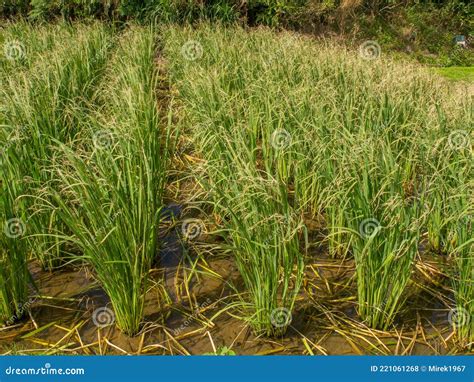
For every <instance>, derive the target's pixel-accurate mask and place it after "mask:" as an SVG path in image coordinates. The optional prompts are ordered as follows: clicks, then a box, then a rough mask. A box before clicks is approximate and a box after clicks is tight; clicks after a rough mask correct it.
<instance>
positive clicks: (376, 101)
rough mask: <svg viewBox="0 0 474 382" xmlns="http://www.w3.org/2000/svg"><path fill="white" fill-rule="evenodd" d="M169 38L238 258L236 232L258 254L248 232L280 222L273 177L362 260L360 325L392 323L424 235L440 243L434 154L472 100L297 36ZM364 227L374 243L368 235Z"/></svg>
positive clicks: (225, 33)
mask: <svg viewBox="0 0 474 382" xmlns="http://www.w3.org/2000/svg"><path fill="white" fill-rule="evenodd" d="M163 34H164V35H165V37H164V40H165V53H166V55H167V57H168V58H169V67H170V80H171V82H172V83H173V84H174V85H175V87H176V89H177V92H178V94H179V96H178V98H179V100H180V102H181V103H182V105H183V116H182V121H181V124H182V126H183V131H185V132H186V133H187V134H189V135H190V136H191V137H192V140H193V142H194V146H195V150H196V153H197V154H198V155H200V156H201V157H203V158H204V159H205V163H204V164H203V167H204V173H205V174H206V176H207V179H206V182H208V185H207V187H208V188H209V190H210V191H211V190H212V192H213V193H214V198H213V200H214V203H215V204H214V205H215V206H216V208H217V211H218V212H219V214H222V215H224V216H229V214H230V217H229V218H227V219H223V221H224V222H225V224H224V225H225V228H226V231H225V232H227V235H228V236H227V239H228V241H229V242H230V243H231V244H233V245H234V246H233V247H232V248H233V251H234V256H235V258H236V261H237V263H239V261H241V260H240V259H239V258H240V257H241V256H242V249H240V250H239V249H238V246H236V245H235V243H239V246H242V243H244V241H243V240H242V239H241V237H244V238H245V237H248V238H249V239H247V240H250V241H251V242H252V243H254V246H255V245H256V244H257V243H261V242H262V240H263V238H262V237H255V236H253V235H254V234H253V232H252V231H251V229H250V228H249V227H253V226H254V225H256V224H257V223H256V222H257V220H258V219H260V222H261V225H262V226H265V225H266V224H268V225H269V226H272V224H271V223H266V222H267V221H268V216H272V214H271V213H270V211H272V210H273V211H275V212H276V213H281V206H278V205H275V204H274V205H273V206H272V207H270V209H269V210H268V211H266V212H265V213H264V214H261V213H260V214H259V213H257V212H256V211H260V208H262V209H263V210H265V209H266V207H264V206H267V203H266V202H265V198H264V197H263V196H261V195H267V194H268V193H267V191H263V190H265V186H264V185H265V184H267V183H268V182H272V181H275V183H274V184H275V185H274V188H275V189H276V188H280V189H283V190H284V192H283V193H282V195H285V196H284V197H283V198H282V199H278V198H275V197H273V199H274V200H275V199H276V200H280V201H281V200H285V203H287V204H288V206H289V208H290V209H291V211H293V212H296V213H297V214H299V213H309V216H311V217H313V218H316V219H317V218H318V217H319V216H320V215H322V216H324V221H325V223H326V227H325V229H326V232H327V238H326V243H327V244H328V246H329V251H330V253H331V255H332V256H334V257H336V256H347V255H349V256H350V255H352V256H354V258H355V261H356V276H357V288H358V291H357V295H358V304H359V305H358V306H359V308H358V310H359V314H360V316H361V317H362V318H363V320H364V322H365V323H366V324H367V325H368V326H370V327H374V328H382V329H387V328H389V327H390V326H391V325H392V324H393V323H394V321H395V319H396V317H397V314H398V313H399V312H400V311H401V310H403V308H404V301H405V300H406V299H407V298H408V297H409V293H408V292H409V288H408V286H409V285H410V278H411V274H412V271H413V268H414V262H415V257H416V255H417V253H418V246H419V243H420V240H421V237H422V234H423V233H424V229H425V227H426V226H428V227H432V228H429V237H433V236H434V235H438V236H444V233H443V232H441V230H442V229H443V226H444V223H443V222H442V221H440V222H436V219H437V217H436V215H434V214H431V215H430V214H429V213H428V212H427V210H428V211H429V210H430V209H429V208H427V207H428V206H432V210H433V209H437V208H438V204H437V202H436V199H432V198H431V197H432V196H434V195H436V192H435V189H434V188H433V187H429V186H428V184H429V183H430V182H429V181H428V180H429V179H435V177H436V175H435V174H436V173H437V172H438V171H439V170H440V168H439V167H440V166H441V167H442V166H443V165H442V164H440V166H438V165H436V164H433V166H426V160H427V158H430V152H431V149H432V147H431V146H433V145H435V144H436V141H437V139H438V138H439V137H440V134H441V135H443V134H449V129H451V128H452V127H453V126H452V125H453V124H456V123H458V124H459V123H464V122H466V121H465V120H466V119H468V115H469V114H468V109H469V105H468V104H466V105H463V106H462V107H461V108H459V109H457V111H456V112H453V113H448V112H447V111H446V110H447V108H448V107H449V106H447V105H450V104H451V103H450V102H452V100H453V99H454V98H453V94H449V95H446V93H445V91H446V89H445V88H444V87H443V85H442V84H439V83H438V82H437V81H436V80H434V79H433V78H432V77H430V75H429V74H428V73H426V72H423V71H422V70H420V69H419V68H416V67H414V66H410V65H409V68H407V66H406V65H400V64H399V63H397V62H395V61H392V60H390V59H388V58H387V59H382V60H379V61H378V62H371V63H368V62H367V61H365V60H364V59H362V58H361V57H358V56H357V54H355V53H354V52H351V51H349V50H343V49H340V48H339V47H335V46H333V45H331V44H330V43H325V42H320V43H318V44H314V43H312V42H311V41H310V39H306V38H304V37H301V36H298V35H295V34H291V33H282V34H280V35H278V36H276V35H275V34H273V33H271V32H269V31H266V30H259V31H258V32H245V31H243V30H242V29H239V28H234V29H232V30H230V29H226V28H222V27H216V26H209V25H204V26H201V27H200V28H198V29H197V30H191V29H187V28H181V29H178V28H167V29H166V30H164V32H163ZM217 36H218V37H217ZM191 48H192V49H191ZM256 52H258V53H256ZM426 94H430V95H431V97H426ZM448 98H449V100H448ZM447 124H449V125H450V126H448V127H447ZM187 126H192V128H188V127H187ZM432 159H433V158H431V159H430V160H432ZM229 168H230V170H229ZM206 182H204V181H203V182H202V183H203V184H204V185H205V186H206ZM255 183H256V184H259V185H261V188H257V189H258V190H259V191H258V192H257V191H256V189H255V186H254V185H255ZM440 189H441V188H440ZM257 195H260V196H258V197H257ZM439 198H440V199H441V200H443V206H442V207H440V208H442V209H445V207H444V198H445V195H444V194H442V195H439ZM224 201H225V203H224ZM223 203H224V204H223ZM440 213H441V212H440ZM443 213H444V212H443ZM247 215H249V216H250V217H251V219H250V220H251V221H250V222H249V223H248V224H247V223H244V222H245V218H246V217H247ZM254 216H255V218H254ZM257 216H258V218H256V217H257ZM439 219H441V220H443V219H444V217H442V216H440V217H439ZM234 220H235V221H234ZM364 221H367V222H369V226H368V229H369V230H370V229H371V228H373V229H375V232H372V233H375V234H374V235H371V234H370V233H369V234H365V233H364V232H362V233H361V232H360V226H361V224H362V223H363V222H364ZM427 221H428V223H426V222H427ZM370 223H375V225H374V226H371V224H370ZM436 224H438V227H435V225H436ZM296 226H297V225H296ZM236 227H237V228H236ZM260 229H261V230H262V231H265V229H266V228H264V227H262V228H260ZM435 230H440V232H438V234H436V233H434V231H435ZM236 231H238V232H241V231H242V232H241V233H239V235H236V233H235V232H236ZM290 231H291V230H290ZM244 232H245V234H244ZM224 236H226V234H224ZM300 239H301V238H300ZM441 240H444V238H442V239H441ZM248 247H249V249H248V250H246V253H251V252H252V251H254V252H258V251H256V249H255V248H253V247H251V246H248ZM263 247H265V246H264V245H263ZM300 247H303V245H302V243H301V241H300ZM250 248H252V249H251V250H250ZM243 258H245V256H243ZM241 272H242V273H245V272H248V271H246V270H243V271H242V270H241ZM394 274H397V278H395V279H394V277H393V275H394ZM244 278H245V277H244ZM271 284H272V283H271V282H270V281H268V285H271ZM265 285H267V284H265ZM247 288H250V287H249V286H248V285H247ZM262 289H263V288H262ZM267 334H271V333H269V332H267Z"/></svg>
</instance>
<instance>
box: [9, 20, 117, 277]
mask: <svg viewBox="0 0 474 382" xmlns="http://www.w3.org/2000/svg"><path fill="white" fill-rule="evenodd" d="M56 33H58V34H59V35H58V36H56V35H55V34H56ZM49 35H50V36H54V37H52V38H53V39H54V40H59V39H60V38H63V39H66V41H68V43H67V44H64V45H62V46H61V47H59V48H57V49H54V50H53V51H52V52H46V53H45V54H46V57H43V58H41V59H40V58H39V57H38V58H37V60H38V64H37V65H36V66H35V67H34V68H33V69H31V70H25V71H20V72H15V75H10V76H8V77H7V78H6V79H5V86H4V87H3V89H2V99H4V100H5V112H4V113H3V115H2V121H3V124H4V126H5V129H4V130H3V131H2V133H3V134H4V136H5V139H6V141H11V140H13V139H17V140H18V141H19V142H21V145H14V144H8V145H7V149H8V151H11V152H13V151H15V153H14V155H12V158H15V159H16V162H15V163H12V165H15V166H17V167H18V168H19V169H20V176H21V178H23V179H24V180H25V181H26V182H25V189H24V195H23V196H22V197H23V198H25V199H26V201H25V208H26V209H27V211H26V212H25V213H26V215H27V222H26V224H27V225H28V228H29V229H28V232H29V234H28V240H29V241H30V247H31V248H32V249H33V252H34V254H35V256H36V257H37V258H38V260H39V261H40V262H41V263H42V265H43V267H44V268H47V269H53V268H54V267H56V266H58V265H60V263H61V261H62V257H64V256H65V252H66V251H67V248H66V246H65V243H64V242H63V241H60V240H58V238H57V236H56V235H59V234H61V233H63V231H64V229H65V227H64V225H63V224H62V222H61V221H60V219H59V218H58V215H57V211H56V210H57V206H56V205H54V204H53V203H52V201H51V200H50V199H48V197H47V196H45V191H46V190H47V186H48V185H49V183H50V182H51V181H52V180H53V178H52V174H51V172H50V171H48V166H49V164H50V162H51V160H52V158H53V157H54V156H55V155H57V150H56V149H57V144H58V143H64V144H73V142H74V141H75V140H76V139H77V138H78V135H80V131H79V130H78V126H79V121H80V120H81V119H82V118H83V116H84V114H86V111H85V109H86V107H87V105H86V103H87V102H86V100H87V99H91V98H92V95H93V93H94V91H95V90H94V89H95V85H96V83H97V79H98V77H99V75H100V73H101V71H102V70H103V68H104V65H105V58H106V53H107V49H106V47H107V44H108V42H107V41H108V35H107V31H106V30H105V28H104V27H103V26H100V25H98V24H96V25H95V26H93V27H90V28H87V27H79V28H77V29H76V30H75V34H72V35H71V34H70V33H67V30H66V32H65V31H64V30H62V29H60V28H59V31H57V28H53V29H52V30H51V31H50V34H49ZM67 38H69V39H68V40H67ZM25 55H27V52H25Z"/></svg>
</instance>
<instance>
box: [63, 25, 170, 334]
mask: <svg viewBox="0 0 474 382" xmlns="http://www.w3.org/2000/svg"><path fill="white" fill-rule="evenodd" d="M154 43H155V33H154V31H153V30H152V29H147V28H131V29H130V30H129V31H127V32H126V33H125V34H124V35H122V36H121V39H120V43H119V45H118V47H117V50H116V51H115V52H114V56H113V58H112V60H111V61H110V63H109V66H108V69H107V75H106V78H105V79H104V84H103V86H102V87H101V89H100V97H101V99H102V100H103V101H104V103H105V106H104V107H103V108H101V109H97V110H95V111H94V112H93V113H92V115H91V116H90V118H88V119H87V120H86V121H83V122H82V123H83V124H82V125H81V127H82V129H83V131H88V132H89V134H90V135H89V136H88V137H85V138H84V141H83V142H81V143H82V144H81V147H82V149H81V150H80V151H79V150H75V151H74V150H71V149H70V148H69V147H67V146H63V150H64V158H62V159H64V160H59V161H58V162H56V163H55V164H54V168H55V171H54V174H55V177H56V178H57V179H58V181H59V182H58V183H59V184H58V187H57V188H56V187H55V188H54V189H60V190H59V192H58V193H56V194H55V200H56V202H57V203H58V205H59V211H58V214H59V216H60V218H61V219H62V221H64V222H65V223H66V225H67V227H68V228H69V229H70V230H71V232H72V233H73V236H71V237H70V238H69V240H71V241H74V242H75V243H76V244H77V246H78V247H79V248H80V249H81V251H82V253H83V257H84V259H85V260H86V261H88V262H89V263H90V264H91V265H92V266H93V269H94V271H95V274H96V276H97V278H98V279H99V281H100V283H101V284H102V286H103V288H104V290H105V291H106V293H107V294H108V296H109V297H110V299H111V303H112V306H113V308H114V312H115V318H116V321H117V325H118V326H119V328H120V329H121V330H122V331H123V332H125V333H127V334H129V335H134V334H137V332H138V331H139V329H140V323H141V321H142V319H143V308H144V293H145V291H146V288H147V280H148V273H149V270H150V267H151V263H152V260H153V259H154V256H155V254H156V252H157V248H158V245H159V243H158V226H159V224H160V211H161V207H162V197H163V189H164V185H165V180H166V171H167V163H168V160H169V155H168V149H169V147H168V139H167V132H166V131H165V130H160V128H159V120H160V117H159V115H158V110H157V105H156V102H157V100H156V98H155V89H156V86H157V72H156V68H155V65H154V63H155V61H154V60H155V54H156V52H155V45H154Z"/></svg>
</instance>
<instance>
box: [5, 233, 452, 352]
mask: <svg viewBox="0 0 474 382" xmlns="http://www.w3.org/2000/svg"><path fill="white" fill-rule="evenodd" d="M163 242H164V246H163V248H162V250H161V254H160V259H161V261H160V264H157V267H156V268H155V269H153V272H152V276H153V281H154V282H152V283H151V285H150V288H149V289H148V291H147V294H146V304H145V322H144V325H143V330H142V332H141V333H140V334H139V335H137V336H136V337H128V336H126V335H124V334H123V333H121V332H120V330H119V329H117V328H116V326H115V325H110V326H106V327H98V326H97V325H96V324H94V320H93V319H92V317H93V313H94V311H95V310H96V309H99V308H103V307H109V308H111V304H110V301H109V299H108V297H107V296H106V294H105V293H104V291H103V290H102V288H101V287H100V285H99V283H98V282H97V281H96V280H95V278H94V276H93V274H92V273H91V271H90V270H89V269H88V268H87V267H86V266H80V265H78V266H76V267H68V268H64V269H61V270H57V271H55V272H52V273H50V272H46V271H43V270H42V269H41V268H40V267H39V266H38V264H36V263H32V264H31V266H30V267H31V271H32V274H33V278H34V280H35V283H36V284H37V286H38V288H39V296H38V297H37V298H35V300H34V301H33V303H32V304H31V309H30V312H29V313H28V315H27V316H26V317H24V318H23V319H22V320H21V321H20V322H18V323H16V324H15V325H13V326H12V327H9V328H3V329H0V346H1V348H2V350H1V351H2V353H19V354H31V353H41V354H43V353H47V354H204V353H210V352H213V351H214V349H218V348H220V347H223V346H227V347H231V348H232V350H233V351H235V352H236V353H237V354H262V355H264V354H447V353H453V352H456V351H457V350H456V347H455V345H454V343H453V342H452V340H451V339H452V330H451V328H450V327H449V324H448V321H447V315H448V310H447V308H446V305H445V303H444V302H443V301H440V300H437V299H435V298H433V296H432V295H430V294H429V293H427V292H425V291H424V290H419V291H418V290H416V287H415V286H414V287H413V288H412V289H413V290H414V291H416V293H415V296H416V297H414V298H412V299H411V300H409V301H408V304H407V311H406V312H404V314H403V315H402V316H401V317H402V318H399V319H398V320H397V322H396V323H395V327H394V329H393V330H391V331H390V332H383V331H374V330H370V329H368V328H367V327H366V326H364V324H363V323H362V322H360V319H359V318H358V316H357V309H356V302H355V300H356V299H355V282H354V277H353V272H354V263H353V261H352V260H351V259H347V260H338V259H331V258H328V257H327V256H326V255H325V254H324V252H323V251H321V249H320V248H319V249H315V251H314V254H313V257H312V258H311V259H309V261H308V262H307V264H308V265H307V266H306V270H305V281H304V286H303V288H302V291H301V292H300V294H299V295H298V301H297V305H296V309H295V311H294V313H293V316H292V322H291V326H290V328H289V330H288V332H287V333H286V334H285V336H284V337H282V338H277V339H270V338H264V337H256V336H255V335H254V334H253V333H252V331H251V329H250V328H249V327H248V325H247V324H246V323H245V322H244V321H242V320H241V319H238V318H236V317H235V314H232V310H229V311H228V312H224V313H221V314H218V315H217V316H216V317H215V315H216V313H218V312H219V311H220V310H222V309H224V308H226V307H227V306H228V304H229V303H230V302H235V301H236V298H237V297H236V291H237V290H243V288H242V285H241V280H240V277H239V273H238V270H237V267H236V265H235V263H234V262H233V260H232V258H231V257H230V256H228V255H208V254H207V255H201V256H196V254H195V253H193V251H190V250H189V248H188V246H187V244H186V243H183V242H182V241H181V240H180V238H179V233H178V232H176V230H171V231H170V232H168V234H167V235H166V237H165V238H164V240H163ZM158 266H159V267H158ZM191 268H194V270H195V272H194V273H192V275H191ZM423 269H428V271H426V272H428V273H429V270H430V268H429V266H427V267H425V268H423ZM190 275H191V276H190ZM420 277H421V276H420ZM188 278H189V279H190V280H189V283H185V282H184V280H186V279H188ZM431 281H433V280H431ZM163 291H166V294H167V296H168V297H167V298H166V299H164V298H163ZM420 306H423V307H426V308H424V309H420V308H419V307H420Z"/></svg>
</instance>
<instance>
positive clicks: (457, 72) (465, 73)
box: [436, 66, 474, 82]
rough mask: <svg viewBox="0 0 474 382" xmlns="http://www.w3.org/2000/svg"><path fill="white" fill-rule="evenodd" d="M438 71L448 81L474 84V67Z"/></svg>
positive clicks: (454, 67) (455, 67) (438, 69)
mask: <svg viewBox="0 0 474 382" xmlns="http://www.w3.org/2000/svg"><path fill="white" fill-rule="evenodd" d="M436 71H437V72H438V73H439V74H441V75H442V76H443V77H445V78H447V79H448V80H452V81H466V82H474V66H449V67H447V68H437V69H436Z"/></svg>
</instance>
